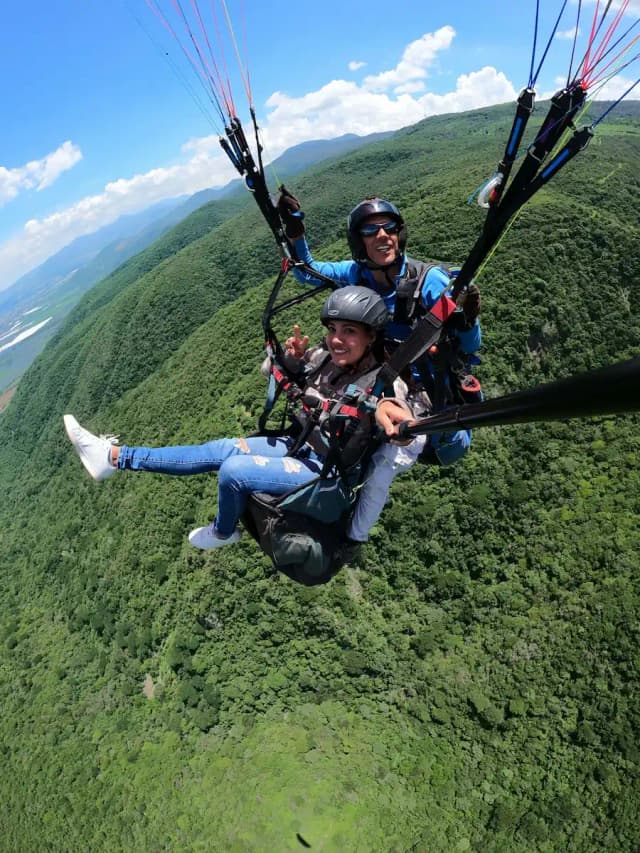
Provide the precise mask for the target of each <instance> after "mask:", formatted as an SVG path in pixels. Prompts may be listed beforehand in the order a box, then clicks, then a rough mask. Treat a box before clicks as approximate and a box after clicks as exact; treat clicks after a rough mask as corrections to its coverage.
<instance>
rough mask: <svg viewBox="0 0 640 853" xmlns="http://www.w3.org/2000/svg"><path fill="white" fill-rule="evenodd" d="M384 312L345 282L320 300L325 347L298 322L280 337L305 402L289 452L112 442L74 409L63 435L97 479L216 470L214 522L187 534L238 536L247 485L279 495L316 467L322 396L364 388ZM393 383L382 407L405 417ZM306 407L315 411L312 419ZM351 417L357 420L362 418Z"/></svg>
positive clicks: (275, 447) (321, 448)
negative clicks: (313, 343) (300, 438)
mask: <svg viewBox="0 0 640 853" xmlns="http://www.w3.org/2000/svg"><path fill="white" fill-rule="evenodd" d="M387 319H388V311H387V308H386V306H385V304H384V301H383V300H382V299H381V298H380V297H379V296H378V295H377V294H375V293H373V291H372V290H371V289H369V288H363V287H347V288H344V289H340V290H336V291H334V292H333V293H332V294H331V296H330V297H329V298H328V299H327V300H326V301H325V303H324V305H323V307H322V311H321V320H322V323H323V324H324V325H325V326H326V329H327V332H326V336H325V346H318V347H311V348H308V338H306V337H300V335H299V333H298V330H297V329H296V332H295V334H294V336H293V337H291V338H289V340H288V341H287V342H286V350H287V353H286V357H287V359H288V360H289V367H290V368H291V369H296V370H298V371H299V375H300V377H301V378H300V381H299V383H298V384H299V385H300V387H301V388H302V390H303V391H304V400H305V402H306V404H307V405H306V407H305V408H303V409H300V410H299V411H298V413H297V414H296V418H297V420H298V426H299V428H300V431H302V432H303V433H304V431H305V427H308V426H311V428H310V430H309V431H308V433H307V434H306V435H305V440H304V442H303V443H302V444H301V446H300V447H299V448H298V449H297V450H295V451H294V453H293V455H288V454H289V452H290V451H291V450H292V448H293V446H294V442H295V439H294V438H293V437H291V436H282V437H263V436H260V437H252V438H239V439H238V438H221V439H216V440H213V441H209V442H206V443H205V444H200V445H190V446H186V447H159V448H150V447H131V446H127V445H122V446H119V445H118V444H117V443H116V439H115V437H114V436H96V435H93V434H92V433H91V432H89V431H88V430H86V429H84V428H83V427H82V426H80V424H79V423H78V422H77V420H76V419H75V418H74V417H73V415H65V416H64V424H65V428H66V431H67V435H68V436H69V438H70V440H71V442H72V444H73V446H74V448H75V450H76V452H77V454H78V455H79V457H80V460H81V462H82V464H83V465H84V467H85V468H86V469H87V471H88V472H89V474H90V475H91V476H92V477H93V479H94V480H98V481H100V480H104V479H106V478H107V477H110V476H111V475H113V474H115V473H116V471H122V470H124V469H129V470H132V471H151V472H155V473H161V474H173V475H188V474H202V473H205V472H209V471H217V472H218V473H219V476H218V513H217V516H216V518H215V521H214V522H213V524H210V525H208V526H206V527H198V528H196V529H195V530H192V531H191V533H190V534H189V541H190V542H191V544H192V545H194V546H195V547H197V548H218V547H220V546H222V545H228V544H231V543H233V542H237V541H238V539H239V538H240V531H239V529H238V527H237V525H238V521H239V520H240V518H241V517H242V515H243V513H244V511H245V508H246V504H247V499H248V496H249V495H250V494H251V493H252V492H258V491H259V492H266V493H268V494H272V495H282V494H285V493H287V492H289V491H291V490H292V489H294V488H295V487H296V486H300V485H302V484H304V483H308V482H309V481H311V480H313V479H314V478H315V477H317V476H318V475H319V474H320V472H321V470H322V467H323V462H324V460H325V457H326V455H327V453H328V439H327V436H326V431H325V430H324V429H323V425H324V421H325V420H326V418H327V417H328V414H327V413H326V412H324V410H323V406H322V404H323V403H324V402H325V401H327V400H329V399H330V400H332V401H333V400H340V397H341V395H342V394H343V393H344V392H346V390H347V388H350V389H352V388H353V386H356V387H357V388H358V389H361V390H362V391H364V392H367V391H370V389H371V387H372V385H373V383H374V382H375V377H376V374H377V372H378V370H379V366H380V361H381V356H382V349H383V336H384V333H383V329H384V327H385V324H386V322H387ZM393 390H394V394H395V397H394V398H386V399H385V401H382V402H384V405H385V406H387V407H388V406H390V405H392V403H391V399H392V400H393V403H394V404H395V405H399V406H400V407H401V410H402V411H403V412H404V413H405V415H406V417H407V418H410V417H411V411H410V409H409V407H408V405H407V404H406V400H407V386H406V385H405V383H404V382H403V381H402V380H400V379H398V380H396V382H395V384H394V389H393ZM351 393H352V392H351ZM314 402H315V403H316V405H315V406H314V405H313V403H314ZM371 402H372V408H371V410H370V411H371V414H369V415H368V416H367V421H366V423H365V429H367V430H368V433H367V434H372V433H373V431H374V429H375V419H376V418H377V410H376V401H375V399H372V401H371ZM327 408H330V407H327ZM312 412H315V413H316V415H315V416H314V419H313V421H311V418H312ZM317 412H320V415H319V417H318V416H317ZM374 413H375V418H374ZM358 423H359V424H362V418H361V417H360V418H358ZM298 443H299V442H298Z"/></svg>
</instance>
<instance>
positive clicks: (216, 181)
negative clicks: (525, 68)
mask: <svg viewBox="0 0 640 853" xmlns="http://www.w3.org/2000/svg"><path fill="white" fill-rule="evenodd" d="M454 35H455V33H454V30H453V28H452V27H442V28H441V29H440V30H438V31H437V32H436V33H426V34H425V35H424V36H422V37H421V38H420V39H417V40H416V41H413V42H412V43H411V44H410V45H408V47H407V48H406V49H405V51H404V52H403V55H402V58H401V60H400V62H399V63H398V65H397V66H396V67H395V68H394V69H392V70H390V71H385V72H383V73H381V74H379V75H373V76H369V77H366V78H365V80H364V81H363V83H362V84H361V85H359V84H357V83H355V82H353V81H347V80H332V81H330V82H328V83H326V84H325V85H324V86H322V87H321V88H320V89H317V90H316V91H313V92H308V93H307V94H305V95H302V96H301V97H295V98H294V97H290V96H289V95H287V94H285V93H282V92H275V93H274V94H273V95H271V97H270V98H269V99H268V100H267V102H266V109H267V112H266V117H265V118H262V119H261V126H262V138H263V141H264V144H265V159H266V160H267V161H268V160H270V159H274V158H275V157H278V156H279V155H280V154H281V153H282V152H283V151H285V150H286V149H287V148H290V147H291V146H293V145H297V144H298V143H300V142H304V141H307V140H311V139H331V138H334V137H337V136H342V135H343V134H346V133H355V134H359V135H363V136H364V135H366V134H369V133H374V132H377V131H390V130H397V129H399V128H401V127H406V126H407V125H409V124H413V123H414V122H416V121H420V120H421V119H423V118H425V117H426V116H430V115H435V114H440V113H449V112H459V111H461V110H468V109H474V108H476V107H481V106H486V105H489V104H495V103H503V102H505V101H513V100H515V98H516V96H517V92H516V90H515V89H514V87H513V86H512V84H511V83H510V81H509V80H508V79H507V78H506V76H505V75H504V74H503V73H502V72H500V71H498V70H497V69H496V68H493V67H490V66H487V67H485V68H482V69H480V70H478V71H472V72H470V73H468V74H462V75H460V76H459V77H458V79H457V81H456V85H455V88H454V89H453V90H452V91H449V92H446V93H444V94H436V93H434V92H429V91H425V80H426V78H427V71H428V69H429V68H430V67H432V66H433V64H434V62H435V61H436V58H437V54H438V52H439V51H441V50H444V49H446V48H447V47H449V46H450V45H451V43H452V40H453V38H454ZM65 145H67V143H65ZM68 145H71V143H68ZM73 148H75V146H72V149H73ZM76 150H77V149H76ZM58 152H60V153H58ZM58 152H54V154H53V155H49V158H44V159H43V160H42V161H40V163H41V167H40V169H39V171H38V175H39V179H38V183H39V184H40V185H43V186H44V185H46V182H50V181H51V180H52V176H53V175H55V173H56V169H58V170H60V169H61V168H62V166H63V164H64V162H65V159H64V158H65V154H66V156H67V160H66V162H68V163H70V162H71V160H72V159H73V156H72V155H73V150H71V149H67V148H65V146H61V148H60V149H58ZM77 153H78V155H79V151H78V152H77ZM55 155H57V156H55ZM182 155H183V158H184V162H181V163H179V164H177V165H173V166H170V167H165V168H157V169H152V170H150V171H149V172H146V173H144V174H140V175H134V176H133V177H131V178H120V179H118V180H115V181H112V182H110V183H108V184H107V185H106V186H105V188H104V190H103V192H101V193H99V194H96V195H92V196H88V197H86V198H83V199H81V200H79V201H78V202H76V203H75V204H74V205H72V206H71V207H68V208H66V209H64V210H60V211H57V212H56V213H53V214H51V215H50V216H47V217H45V218H42V219H32V220H30V221H29V222H27V223H26V224H25V226H24V228H23V230H22V232H21V233H19V234H17V235H15V236H14V237H13V238H12V239H10V240H8V241H7V242H5V243H4V244H3V245H0V289H2V287H3V286H5V287H6V286H8V285H9V284H10V283H11V282H12V281H14V280H15V279H16V278H17V277H18V276H20V275H22V274H24V273H25V272H27V271H28V270H30V269H32V268H33V267H35V266H37V265H38V264H40V263H42V262H43V261H44V260H46V258H47V257H49V256H50V255H52V254H54V253H55V252H56V251H58V250H59V249H61V248H62V247H63V246H65V245H67V244H68V243H70V242H71V241H72V240H74V239H75V238H76V237H79V236H81V235H83V234H89V233H91V232H93V231H95V230H97V229H98V228H100V227H102V226H103V225H107V224H108V223H110V222H113V221H114V220H115V219H117V218H118V217H119V216H121V215H123V214H125V213H133V212H135V211H138V210H142V209H144V208H145V207H148V206H149V205H151V204H154V203H155V202H157V201H160V200H162V199H167V198H171V197H174V196H178V195H182V194H185V193H194V192H197V191H198V190H201V189H204V188H206V187H211V186H219V185H222V184H224V183H226V182H227V181H229V180H230V179H232V178H234V177H236V176H237V173H236V172H235V170H234V169H233V167H232V165H231V164H230V163H229V161H228V160H227V158H226V156H225V155H224V153H223V152H222V150H221V149H220V147H219V143H218V138H217V136H207V137H203V138H200V139H190V140H188V141H187V142H186V143H185V145H184V146H183V148H182ZM67 168H68V166H67ZM2 186H3V184H2V173H0V198H1V192H2ZM5 186H6V185H5ZM5 192H6V190H5Z"/></svg>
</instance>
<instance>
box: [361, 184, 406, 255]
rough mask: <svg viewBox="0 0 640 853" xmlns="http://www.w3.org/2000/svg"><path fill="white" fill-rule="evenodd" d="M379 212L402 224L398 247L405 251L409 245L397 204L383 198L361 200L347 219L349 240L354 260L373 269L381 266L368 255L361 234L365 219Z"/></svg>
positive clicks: (402, 251)
mask: <svg viewBox="0 0 640 853" xmlns="http://www.w3.org/2000/svg"><path fill="white" fill-rule="evenodd" d="M378 213H382V214H384V216H388V217H389V219H392V220H393V221H394V222H397V223H398V225H399V226H400V231H399V232H398V247H399V249H400V252H401V253H404V249H405V246H406V245H407V226H406V225H405V221H404V219H403V218H402V216H401V215H400V211H399V210H398V208H397V207H396V206H395V204H391V202H390V201H385V200H384V199H383V198H367V199H365V200H364V201H361V202H360V204H357V205H356V206H355V207H354V208H353V210H352V211H351V213H350V214H349V217H348V219H347V241H348V243H349V248H350V249H351V257H352V258H353V260H354V261H357V262H358V263H359V264H364V265H365V266H367V267H370V268H372V269H380V267H378V265H377V264H374V263H373V261H372V260H371V259H370V258H369V257H368V255H367V250H366V249H365V247H364V242H363V240H362V235H361V234H360V226H361V225H362V223H363V222H364V221H365V219H368V218H369V217H370V216H375V215H376V214H378ZM394 263H395V261H394Z"/></svg>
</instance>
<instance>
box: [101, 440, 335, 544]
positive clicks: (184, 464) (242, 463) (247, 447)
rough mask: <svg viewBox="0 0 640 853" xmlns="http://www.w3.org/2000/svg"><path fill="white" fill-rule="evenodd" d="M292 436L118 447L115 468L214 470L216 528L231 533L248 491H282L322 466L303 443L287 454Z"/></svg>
mask: <svg viewBox="0 0 640 853" xmlns="http://www.w3.org/2000/svg"><path fill="white" fill-rule="evenodd" d="M292 444H293V439H291V438H286V437H278V438H266V437H263V436H259V437H256V438H220V439H216V440H215V441H208V442H206V443H205V444H193V445H187V446H185V447H155V448H152V447H128V446H127V445H123V446H122V447H120V449H119V454H118V468H123V469H124V468H126V469H129V470H130V471H152V472H155V473H156V474H173V475H177V476H180V475H182V476H186V475H189V474H205V473H207V472H209V471H218V472H219V476H218V514H217V516H216V520H215V527H216V531H217V532H218V533H219V534H220V535H221V536H229V535H231V533H233V531H234V529H235V527H236V524H237V523H238V520H239V519H240V517H241V515H242V514H243V512H244V511H245V508H246V505H247V498H248V497H249V495H250V494H251V493H252V492H267V493H268V494H270V495H282V494H285V493H286V492H288V491H290V490H291V489H294V488H295V487H296V486H301V485H303V484H304V483H308V482H309V481H310V480H313V479H314V477H317V476H318V474H319V473H320V471H321V470H322V463H323V460H322V459H321V458H320V457H319V456H317V455H316V454H315V453H314V452H313V450H311V449H310V448H308V447H305V448H303V449H302V450H301V451H300V452H299V453H298V454H296V457H295V458H293V457H291V456H287V455H286V454H287V452H288V450H289V448H290V447H291V445H292Z"/></svg>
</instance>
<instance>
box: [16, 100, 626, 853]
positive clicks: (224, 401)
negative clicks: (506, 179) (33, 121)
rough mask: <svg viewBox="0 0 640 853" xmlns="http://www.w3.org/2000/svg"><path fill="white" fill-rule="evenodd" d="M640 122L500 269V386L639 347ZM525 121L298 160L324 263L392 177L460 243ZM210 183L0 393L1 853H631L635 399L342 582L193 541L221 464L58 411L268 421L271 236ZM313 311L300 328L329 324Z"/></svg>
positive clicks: (414, 508)
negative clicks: (99, 469) (102, 457)
mask: <svg viewBox="0 0 640 853" xmlns="http://www.w3.org/2000/svg"><path fill="white" fill-rule="evenodd" d="M635 113H636V114H634V111H633V110H632V111H630V112H627V113H626V114H621V115H620V116H619V117H617V118H615V119H612V120H610V121H608V122H607V123H606V124H604V123H603V124H602V125H601V126H600V127H599V129H598V134H597V136H596V138H595V139H594V141H593V142H592V144H591V145H590V147H589V148H588V149H587V150H586V151H585V152H584V153H583V154H581V155H580V156H579V157H578V158H576V160H575V162H574V163H572V164H570V165H569V166H568V167H567V169H566V171H565V172H563V173H561V174H560V175H559V176H558V178H557V179H555V180H554V181H553V182H552V183H551V184H550V185H549V187H548V188H546V189H544V190H543V191H542V192H540V193H539V194H538V195H537V196H535V198H534V199H533V200H532V202H531V203H530V204H529V205H528V206H527V208H525V210H524V211H523V212H522V214H521V215H520V216H519V218H518V219H517V220H516V222H515V224H514V225H513V227H512V228H511V230H510V231H509V233H508V235H507V237H506V238H505V240H504V241H503V243H501V245H500V247H499V248H498V250H497V252H496V253H495V255H494V257H493V258H492V259H491V261H490V263H489V264H488V266H487V268H486V270H485V271H484V273H483V275H482V276H481V277H480V279H479V285H480V287H481V289H482V293H483V299H484V303H483V304H484V310H483V315H482V321H483V329H484V349H483V364H482V366H481V368H480V370H479V375H480V378H481V379H482V381H483V383H484V386H485V390H486V391H487V393H488V394H489V395H497V394H500V393H503V392H505V391H510V390H516V389H518V388H521V387H527V386H530V385H534V384H536V383H538V382H541V381H546V380H548V379H551V378H555V377H559V376H565V375H569V374H571V373H574V372H577V371H580V370H583V369H589V368H592V367H597V366H601V365H604V364H608V363H611V362H614V361H616V360H619V359H623V358H627V357H630V356H632V355H635V354H637V351H638V342H639V341H640V312H639V310H638V304H639V302H640V258H639V256H638V244H639V240H640V222H639V217H638V209H639V203H640V178H639V177H638V168H637V164H638V162H639V158H640V118H639V117H638V115H637V111H635ZM511 120H512V108H511V107H500V108H493V109H487V110H479V111H474V112H472V113H467V114H464V115H455V116H441V117H437V118H431V119H428V120H426V121H424V122H422V123H420V124H418V125H416V126H414V127H412V128H409V129H407V130H406V132H404V133H399V134H397V135H396V136H395V137H394V138H393V140H389V141H383V142H380V143H375V144H372V145H370V146H366V147H364V148H362V149H360V150H358V151H357V152H354V153H352V154H350V155H348V156H346V157H344V158H342V159H340V160H335V161H331V162H330V163H328V164H325V165H323V166H321V167H318V168H316V169H314V170H312V171H310V172H308V173H306V175H305V176H304V177H303V178H300V179H297V180H296V182H295V185H294V186H292V189H293V190H294V192H295V194H296V195H297V196H298V197H299V198H300V199H301V200H302V202H303V205H304V208H305V210H306V212H307V219H306V222H307V224H308V233H309V239H310V242H311V244H312V248H313V251H314V253H315V254H316V256H317V257H323V258H339V257H346V256H347V247H346V241H345V238H344V225H345V219H346V214H347V212H348V211H349V210H350V208H351V207H352V206H353V205H354V204H355V203H356V202H357V201H359V200H360V199H361V198H363V197H366V196H369V195H374V194H375V195H383V196H386V197H390V198H391V199H392V200H394V201H395V202H396V203H397V204H398V205H399V206H400V207H401V209H402V210H403V213H404V214H405V217H406V219H407V221H408V225H409V235H410V236H409V247H410V250H411V253H412V254H413V255H414V256H416V257H422V258H432V259H441V260H451V261H460V260H462V259H463V258H464V256H465V252H466V251H468V250H469V248H470V246H471V245H472V243H473V241H474V239H475V237H476V235H477V233H478V231H479V228H480V227H481V223H482V212H481V211H480V210H479V209H478V208H477V207H474V208H471V207H468V206H467V205H466V204H465V200H466V199H467V198H468V197H469V195H470V194H471V193H472V192H473V191H474V190H475V189H476V187H477V186H479V185H480V183H481V182H482V181H483V180H484V179H486V178H487V177H488V176H489V175H490V174H491V171H492V169H493V168H494V166H495V163H496V162H497V160H498V159H499V157H500V156H501V154H502V148H503V145H504V139H505V138H506V134H507V133H508V130H509V127H510V126H511ZM219 204H220V203H218V202H214V203H213V204H211V205H207V206H206V207H204V208H202V209H201V210H200V211H197V212H196V213H195V214H193V216H191V217H189V219H187V220H185V221H184V222H183V223H182V224H181V226H179V227H178V228H177V229H174V230H173V231H172V232H169V234H168V235H166V236H165V237H164V238H163V239H162V240H161V241H159V242H158V243H157V244H155V245H154V246H153V247H151V248H150V249H148V250H147V251H146V252H144V253H143V254H141V255H140V256H137V257H136V258H134V259H132V260H131V261H130V262H128V263H127V264H125V265H124V266H123V267H122V268H120V269H119V270H118V271H117V272H116V273H114V274H113V275H111V276H110V277H108V278H107V279H105V280H104V281H103V282H102V283H101V284H99V285H98V286H97V287H96V288H94V289H93V290H92V291H91V293H90V294H88V295H87V296H86V297H85V298H84V299H83V301H82V302H81V303H80V304H79V305H78V306H77V307H76V308H75V309H74V311H73V312H72V313H71V314H70V315H69V317H68V319H67V321H66V323H65V326H64V327H63V328H62V330H61V331H60V332H59V333H58V334H57V335H56V337H55V339H53V340H52V341H51V342H50V344H49V345H48V347H47V349H46V350H45V352H44V353H43V354H42V355H41V356H40V357H39V358H38V360H37V361H36V362H35V363H34V365H33V366H32V367H31V369H30V370H29V371H28V373H27V374H26V375H25V377H24V378H23V380H22V381H21V383H20V386H19V388H18V391H17V393H16V395H15V397H14V399H13V401H12V403H11V405H10V406H9V408H8V409H7V411H6V412H5V413H4V414H3V415H2V416H0V490H1V493H2V496H3V500H2V504H1V506H0V522H1V525H2V536H1V538H0V571H1V582H0V703H1V707H2V725H1V726H0V756H1V763H0V825H1V826H2V829H3V831H2V833H1V834H0V850H6V851H12V853H22V851H24V853H32V851H34V850H43V849H44V850H51V851H85V850H88V849H91V850H94V851H109V853H110V852H111V851H114V850H141V851H146V850H148V851H160V850H180V851H182V850H203V851H204V850H206V851H210V850H214V851H245V850H255V851H286V850H301V849H304V848H310V849H312V850H324V851H341V853H342V851H345V852H346V851H392V850H393V851H420V853H439V851H443V853H448V851H466V850H477V851H483V853H486V851H494V852H495V853H504V851H516V853H519V852H520V851H523V853H524V851H585V853H591V851H596V850H615V851H634V850H638V849H639V847H640V830H639V829H638V827H639V826H640V768H639V761H640V754H639V748H638V737H639V732H640V710H639V709H640V689H639V683H638V678H639V665H640V657H639V652H638V642H639V640H640V558H639V556H638V554H639V552H640V523H639V520H638V519H639V512H640V423H639V421H638V418H637V417H634V418H632V417H627V418H617V419H616V418H606V419H597V420H592V421H579V422H578V421H576V422H567V423H557V424H547V425H529V426H525V427H509V428H499V429H486V430H484V431H483V430H478V431H476V433H475V435H474V442H473V447H472V451H471V453H470V455H469V456H468V458H467V459H466V460H465V461H464V462H463V463H462V464H461V465H459V466H458V467H456V468H453V469H444V470H432V469H431V468H427V467H424V466H417V467H416V468H415V469H414V470H413V471H412V472H411V473H410V474H408V475H407V476H405V477H404V478H401V479H399V480H397V481H396V483H395V485H394V487H393V492H392V498H391V500H390V502H389V504H388V506H387V508H386V510H385V513H384V515H383V518H382V521H381V523H380V524H379V525H378V527H376V528H375V529H374V531H373V535H372V539H371V541H370V543H369V544H368V545H367V546H366V548H365V552H364V556H363V559H362V561H361V562H360V563H358V565H356V566H353V567H350V568H348V569H345V570H343V571H342V572H341V573H340V574H339V575H338V576H336V577H335V578H334V579H333V580H332V581H331V583H329V584H328V585H326V586H324V587H314V588H304V587H300V586H296V585H295V584H293V583H292V582H291V581H290V580H289V579H288V578H286V577H284V576H281V575H278V574H276V573H274V571H273V569H272V567H271V565H270V563H269V561H268V560H267V559H266V558H264V557H263V556H262V555H261V553H260V552H259V550H258V549H257V547H256V545H255V544H254V543H253V542H252V541H250V540H249V539H246V540H243V541H242V542H241V543H240V544H239V545H237V546H234V547H230V548H228V549H223V550H222V551H221V552H217V553H215V552H214V553H205V552H198V551H196V550H195V549H193V548H192V547H191V546H189V544H188V542H187V539H186V535H187V533H188V531H189V530H190V529H191V527H192V526H194V525H195V524H203V523H207V522H208V521H209V520H210V519H211V518H212V517H213V515H214V512H215V500H216V480H215V477H211V476H199V477H190V478H168V477H166V478H162V477H160V476H152V475H147V476H144V475H141V476H136V475H134V474H123V475H122V476H116V477H113V478H112V479H110V480H109V481H108V482H106V483H104V484H101V485H98V484H96V483H94V482H93V481H91V480H90V479H89V478H88V477H87V475H86V473H85V471H84V469H83V468H82V467H81V465H80V463H79V462H78V459H77V457H76V456H75V454H74V453H73V451H72V448H71V446H70V444H69V442H68V441H67V439H66V436H65V434H64V429H63V426H62V415H63V414H64V413H65V412H72V413H73V414H75V415H76V416H77V417H78V419H79V420H80V421H81V422H82V423H85V424H86V425H87V426H89V427H91V428H93V429H95V430H96V431H108V432H116V433H118V434H119V435H120V436H121V439H122V440H123V441H125V442H128V443H131V444H159V443H187V442H197V441H201V440H205V439H208V438H212V437H218V436H223V435H230V434H238V433H240V434H245V433H246V432H248V431H250V430H251V429H253V428H254V425H255V420H256V415H257V413H258V412H259V410H260V409H261V403H262V397H263V394H264V383H263V380H262V379H261V377H260V376H259V371H258V364H259V362H260V359H261V348H262V341H261V331H260V314H261V311H262V308H263V305H264V300H265V298H266V295H267V292H268V287H269V284H270V281H271V279H272V277H273V275H274V274H275V273H276V272H277V269H278V257H277V250H276V247H275V244H274V243H273V239H272V237H271V236H270V234H269V232H268V230H267V228H266V226H265V225H264V223H263V222H261V220H260V216H259V213H258V212H257V211H254V210H245V211H240V212H237V211H226V212H225V215H221V214H220V211H221V208H220V207H219ZM291 287H292V288H293V287H294V285H291ZM319 307H320V300H319V299H318V300H317V301H314V300H310V301H309V302H307V303H305V305H304V311H300V313H299V314H297V315H296V316H295V317H291V318H287V321H288V320H290V321H291V322H293V320H294V319H296V320H298V319H299V320H300V321H301V324H302V325H303V326H304V328H305V329H306V330H308V331H309V332H310V333H311V334H312V335H318V334H319V330H320V327H319V324H318V321H317V314H318V312H319ZM283 322H284V321H283Z"/></svg>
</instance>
